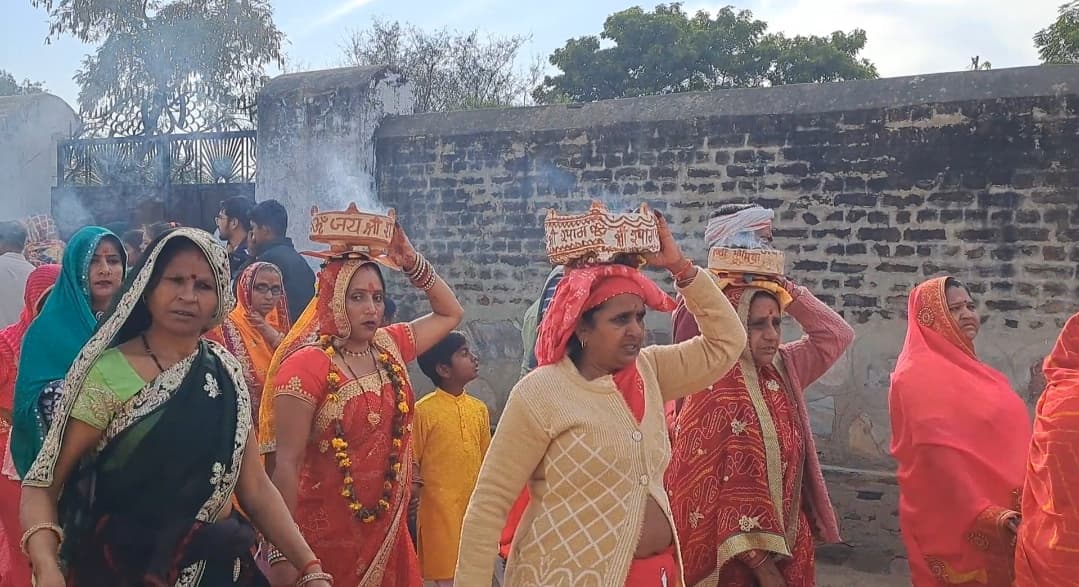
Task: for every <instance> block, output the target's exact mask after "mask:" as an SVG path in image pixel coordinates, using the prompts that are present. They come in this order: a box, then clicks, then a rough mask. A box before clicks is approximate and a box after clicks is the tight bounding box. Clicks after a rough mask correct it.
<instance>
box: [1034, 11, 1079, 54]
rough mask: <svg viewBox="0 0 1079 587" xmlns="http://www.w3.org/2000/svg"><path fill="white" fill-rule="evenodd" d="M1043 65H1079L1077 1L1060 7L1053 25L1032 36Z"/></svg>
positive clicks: (1078, 14) (1078, 15)
mask: <svg viewBox="0 0 1079 587" xmlns="http://www.w3.org/2000/svg"><path fill="white" fill-rule="evenodd" d="M1034 46H1035V47H1037V48H1038V56H1040V57H1041V60H1042V62H1043V63H1079V1H1073V2H1068V3H1066V4H1062V5H1061V6H1060V10H1059V11H1058V13H1057V19H1056V21H1054V22H1053V24H1051V25H1049V26H1048V27H1046V28H1044V29H1042V30H1040V31H1038V33H1037V34H1035V35H1034Z"/></svg>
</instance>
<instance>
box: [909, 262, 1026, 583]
mask: <svg viewBox="0 0 1079 587" xmlns="http://www.w3.org/2000/svg"><path fill="white" fill-rule="evenodd" d="M945 281H946V278H944V277H941V278H936V279H931V280H929V281H927V282H925V283H922V284H921V285H919V286H918V287H916V288H915V289H914V291H913V292H911V294H910V301H909V303H908V322H907V337H906V340H905V341H904V343H903V350H902V352H901V353H900V354H899V360H898V362H897V364H896V369H895V371H894V372H893V373H892V385H891V389H890V391H889V394H888V403H889V411H890V412H891V420H892V455H893V456H894V457H895V459H896V461H898V465H899V467H898V469H899V470H898V477H899V523H900V529H901V531H902V535H903V542H904V544H905V545H906V547H907V555H908V558H909V559H910V567H911V579H912V580H913V583H914V585H915V586H916V587H922V586H926V585H982V586H989V587H997V586H999V587H1005V586H1008V585H1011V584H1012V575H1013V565H1012V558H1013V551H1014V544H1015V538H1014V535H1012V533H1011V531H1010V530H1008V529H1007V528H1006V527H1005V526H1004V520H1005V519H1006V517H1007V516H1009V515H1014V513H1015V510H1016V509H1017V508H1018V503H1017V501H1018V492H1019V488H1020V487H1021V486H1022V484H1023V476H1024V469H1025V467H1026V458H1027V448H1028V444H1029V442H1030V422H1029V420H1028V417H1027V409H1026V405H1025V404H1024V403H1023V401H1022V400H1021V399H1020V398H1019V396H1018V395H1017V394H1016V393H1015V392H1014V391H1013V390H1012V388H1011V385H1010V384H1009V383H1008V379H1007V378H1006V377H1005V376H1004V375H1003V374H1001V373H1000V372H998V371H996V370H995V369H993V368H992V367H990V366H988V365H986V364H985V363H982V362H981V361H979V360H978V358H977V355H975V353H974V345H973V343H972V342H971V341H970V340H969V339H968V338H966V337H965V336H964V335H963V333H962V332H961V331H960V329H959V327H958V325H957V324H956V323H955V320H954V319H953V318H952V316H951V314H950V313H949V311H948V304H947V298H946V297H945Z"/></svg>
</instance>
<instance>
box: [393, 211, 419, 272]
mask: <svg viewBox="0 0 1079 587" xmlns="http://www.w3.org/2000/svg"><path fill="white" fill-rule="evenodd" d="M386 257H387V258H388V259H389V260H390V261H392V262H393V263H394V264H395V265H397V266H398V267H400V268H401V269H404V270H405V271H409V270H410V269H412V268H414V267H415V266H416V259H417V257H418V255H417V253H416V247H413V246H412V241H410V240H408V235H407V234H405V230H404V229H403V228H401V223H399V222H398V223H395V224H394V227H393V238H392V239H390V245H389V247H387V248H386Z"/></svg>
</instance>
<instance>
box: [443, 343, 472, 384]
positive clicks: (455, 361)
mask: <svg viewBox="0 0 1079 587" xmlns="http://www.w3.org/2000/svg"><path fill="white" fill-rule="evenodd" d="M448 367H449V368H448V369H446V367H442V368H443V369H446V371H447V373H446V375H445V376H444V377H443V379H445V380H446V381H452V382H454V383H458V384H462V385H463V384H465V383H468V382H469V381H472V380H473V379H475V378H477V377H479V375H480V373H479V370H480V362H479V359H477V358H476V355H474V354H472V349H471V348H469V346H468V345H467V344H466V345H465V346H463V347H461V348H459V349H457V352H456V353H453V356H452V357H451V358H450V364H449V366H448Z"/></svg>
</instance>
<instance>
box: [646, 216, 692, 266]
mask: <svg viewBox="0 0 1079 587" xmlns="http://www.w3.org/2000/svg"><path fill="white" fill-rule="evenodd" d="M653 213H654V214H655V215H656V225H657V226H658V228H659V252H658V253H648V254H646V255H645V256H644V259H645V261H648V264H649V265H652V266H653V267H658V268H660V269H667V270H675V269H678V268H679V267H678V265H680V264H682V262H683V260H684V259H685V258H686V256H685V255H684V254H683V253H682V247H680V246H678V243H677V242H676V241H675V240H674V235H673V234H671V227H670V225H668V224H667V219H666V218H665V217H664V216H663V213H662V212H660V211H659V210H654V211H653Z"/></svg>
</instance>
